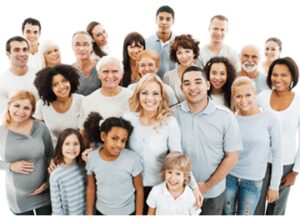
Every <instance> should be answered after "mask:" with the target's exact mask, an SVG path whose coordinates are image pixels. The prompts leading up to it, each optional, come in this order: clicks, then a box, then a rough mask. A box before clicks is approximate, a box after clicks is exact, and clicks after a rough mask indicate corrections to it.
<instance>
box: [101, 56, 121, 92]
mask: <svg viewBox="0 0 300 217" xmlns="http://www.w3.org/2000/svg"><path fill="white" fill-rule="evenodd" d="M122 76H123V72H122V71H121V69H120V68H119V67H118V66H117V64H116V63H114V62H110V63H107V64H106V65H104V66H103V67H102V69H101V71H100V72H98V77H99V79H100V80H101V83H102V88H106V89H114V88H117V87H118V86H119V84H120V81H121V79H122Z"/></svg>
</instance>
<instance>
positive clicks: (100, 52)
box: [86, 21, 107, 58]
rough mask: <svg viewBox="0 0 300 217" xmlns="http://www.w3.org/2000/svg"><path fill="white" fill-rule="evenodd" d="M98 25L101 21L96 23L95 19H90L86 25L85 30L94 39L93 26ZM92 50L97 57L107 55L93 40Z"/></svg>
mask: <svg viewBox="0 0 300 217" xmlns="http://www.w3.org/2000/svg"><path fill="white" fill-rule="evenodd" d="M98 25H101V23H98V22H96V21H92V22H90V23H89V25H88V26H87V27H86V31H87V32H88V33H89V34H90V36H91V37H92V38H93V39H94V37H93V30H94V28H95V27H96V26H98ZM93 51H94V53H95V54H96V55H97V56H98V57H100V58H101V57H103V56H106V55H107V53H106V52H104V51H103V50H102V49H101V47H99V46H98V45H97V43H96V42H95V41H94V40H93Z"/></svg>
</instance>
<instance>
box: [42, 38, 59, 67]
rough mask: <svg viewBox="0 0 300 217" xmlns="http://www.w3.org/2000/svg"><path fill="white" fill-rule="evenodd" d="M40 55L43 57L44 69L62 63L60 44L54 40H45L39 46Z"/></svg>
mask: <svg viewBox="0 0 300 217" xmlns="http://www.w3.org/2000/svg"><path fill="white" fill-rule="evenodd" d="M39 56H40V59H41V64H42V69H43V68H45V67H53V66H55V65H57V64H60V63H61V55H60V50H59V47H58V45H57V44H56V43H55V42H54V41H50V40H48V41H44V42H42V43H41V45H40V47H39Z"/></svg>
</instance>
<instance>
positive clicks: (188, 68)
mask: <svg viewBox="0 0 300 217" xmlns="http://www.w3.org/2000/svg"><path fill="white" fill-rule="evenodd" d="M188 72H200V73H201V74H202V76H203V78H204V79H205V80H206V81H207V76H206V73H205V72H204V70H203V69H201V68H200V67H198V66H190V67H187V68H186V69H185V70H184V71H183V73H182V75H181V83H183V76H184V75H185V74H186V73H188Z"/></svg>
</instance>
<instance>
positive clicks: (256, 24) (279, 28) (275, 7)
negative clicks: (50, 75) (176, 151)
mask: <svg viewBox="0 0 300 217" xmlns="http://www.w3.org/2000/svg"><path fill="white" fill-rule="evenodd" d="M296 3H297V1H296V0H295V1H293V0H285V1H282V0H273V1H261V0H251V1H239V0H206V1H203V0H202V1H201V0H177V1H176V0H156V1H153V0H119V1H117V0H84V1H83V0H72V1H67V0H65V1H63V0H51V1H50V0H48V1H41V0H3V1H1V2H0V29H1V30H0V32H1V33H0V73H2V72H3V71H5V70H6V69H7V68H8V65H9V62H8V59H7V57H6V55H5V43H6V41H7V40H8V39H9V38H10V37H12V36H15V35H21V34H22V33H21V24H22V22H23V20H24V19H25V18H27V17H33V18H36V19H38V20H40V22H41V24H42V32H41V40H48V39H51V40H54V41H56V42H57V43H58V44H59V46H60V48H61V52H62V60H63V62H64V63H72V62H74V60H75V57H74V54H73V51H72V48H71V38H72V34H73V33H74V32H75V31H78V30H85V28H86V26H87V24H88V23H89V22H90V21H94V20H95V21H98V22H100V23H102V24H103V25H104V26H105V28H106V30H107V32H108V34H109V49H110V51H111V52H112V54H113V55H115V56H116V57H118V58H120V59H121V57H122V44H123V40H124V37H125V36H126V35H127V34H128V33H129V32H131V31H138V32H140V33H141V34H142V35H144V37H148V36H149V35H151V34H153V33H154V32H155V31H156V25H155V13H156V10H157V8H158V7H160V6H161V5H165V4H167V5H170V6H171V7H172V8H173V9H174V10H175V24H174V27H173V30H174V32H175V33H176V34H182V33H190V34H192V35H193V37H195V38H196V39H198V40H200V46H203V45H205V44H206V43H208V41H209V34H208V25H209V20H210V18H211V17H212V16H214V15H216V14H223V15H225V16H226V17H228V19H229V32H228V34H227V36H226V39H225V42H226V43H227V44H229V45H230V46H231V47H233V48H235V49H236V50H237V51H240V49H241V48H242V47H243V46H244V45H246V44H250V43H251V44H255V45H257V46H259V47H260V48H261V51H263V48H264V41H265V40H266V39H267V38H269V37H272V36H275V37H278V38H280V39H281V40H282V41H283V52H282V56H291V57H292V58H294V59H295V60H296V61H297V63H298V64H300V56H299V54H300V49H299V48H300V46H299V39H300V32H299V30H298V28H299V20H300V13H299V7H298V6H297V4H296ZM261 54H262V55H263V52H261ZM297 91H298V87H297ZM299 112H300V111H299ZM4 176H5V174H4V172H3V171H1V172H0V192H1V194H0V213H1V215H4V214H10V212H9V210H8V208H7V204H6V199H5V193H4V191H5V188H4V181H3V180H4ZM298 179H299V178H298ZM299 183H300V182H299V181H298V182H297V183H296V186H294V187H293V189H292V191H291V196H290V200H289V203H288V208H287V215H292V214H296V213H298V214H299V213H300V212H299V210H297V202H296V201H297V200H299V199H300V197H299V195H297V192H299V191H300V187H299V185H300V184H299Z"/></svg>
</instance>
